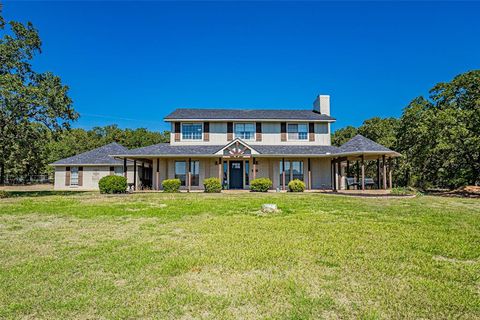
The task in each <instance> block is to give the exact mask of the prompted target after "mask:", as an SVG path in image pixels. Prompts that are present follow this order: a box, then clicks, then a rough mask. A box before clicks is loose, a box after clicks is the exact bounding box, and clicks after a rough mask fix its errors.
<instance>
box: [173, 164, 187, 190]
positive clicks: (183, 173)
mask: <svg viewBox="0 0 480 320" xmlns="http://www.w3.org/2000/svg"><path fill="white" fill-rule="evenodd" d="M175 179H180V185H182V186H185V181H187V162H186V161H175Z"/></svg>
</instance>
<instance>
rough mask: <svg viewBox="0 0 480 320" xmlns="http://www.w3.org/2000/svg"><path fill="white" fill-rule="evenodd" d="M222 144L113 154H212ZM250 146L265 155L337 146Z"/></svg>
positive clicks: (324, 150) (156, 147)
mask: <svg viewBox="0 0 480 320" xmlns="http://www.w3.org/2000/svg"><path fill="white" fill-rule="evenodd" d="M224 147H225V146H224V145H205V146H201V145H192V146H172V145H170V144H168V143H160V144H155V145H152V146H148V147H143V148H138V149H133V150H129V151H128V152H126V153H117V154H115V155H119V156H122V155H125V156H126V155H128V156H160V155H213V154H215V153H217V152H218V151H219V150H221V149H223V148H224ZM250 147H251V148H253V149H255V150H256V151H258V152H259V153H260V154H265V155H292V154H298V155H307V154H308V155H316V154H318V155H324V154H328V153H332V154H333V153H335V152H336V151H337V149H338V148H337V147H333V146H278V145H252V146H250Z"/></svg>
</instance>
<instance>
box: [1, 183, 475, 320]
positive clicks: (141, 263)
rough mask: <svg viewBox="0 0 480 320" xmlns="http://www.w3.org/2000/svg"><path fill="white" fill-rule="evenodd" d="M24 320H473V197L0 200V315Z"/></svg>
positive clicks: (136, 196) (201, 196)
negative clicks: (272, 210) (271, 207)
mask: <svg viewBox="0 0 480 320" xmlns="http://www.w3.org/2000/svg"><path fill="white" fill-rule="evenodd" d="M262 203H276V204H278V206H279V208H280V209H281V212H280V213H277V214H270V215H262V214H260V212H259V208H260V206H261V204H262ZM22 317H23V318H48V319H53V318H139V317H141V318H183V319H189V318H220V319H234V318H241V319H257V318H274V319H308V318H315V319H318V318H325V319H345V318H355V319H359V318H363V319H377V318H378V319H398V318H429V319H440V318H464V319H474V318H477V319H478V318H479V317H480V201H478V200H474V199H458V198H441V197H427V196H424V197H417V198H414V199H374V198H354V197H345V196H335V195H321V194H250V193H242V194H220V195H208V194H199V193H196V194H175V195H168V194H154V193H152V194H134V195H126V196H100V195H98V194H95V193H80V194H67V195H65V194H61V195H49V194H48V192H47V193H40V194H38V196H34V197H28V196H27V197H25V196H22V197H14V198H8V199H0V318H22Z"/></svg>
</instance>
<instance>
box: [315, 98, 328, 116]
mask: <svg viewBox="0 0 480 320" xmlns="http://www.w3.org/2000/svg"><path fill="white" fill-rule="evenodd" d="M313 111H315V112H318V113H321V114H326V115H327V116H329V115H330V96H328V95H318V96H317V98H316V99H315V101H313Z"/></svg>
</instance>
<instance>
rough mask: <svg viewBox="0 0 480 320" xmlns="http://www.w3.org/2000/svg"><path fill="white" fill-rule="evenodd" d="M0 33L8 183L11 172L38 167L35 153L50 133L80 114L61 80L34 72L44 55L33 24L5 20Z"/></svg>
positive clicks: (0, 120)
mask: <svg viewBox="0 0 480 320" xmlns="http://www.w3.org/2000/svg"><path fill="white" fill-rule="evenodd" d="M0 32H1V34H2V37H1V38H0V153H1V155H0V183H4V181H5V174H6V173H7V172H15V173H17V174H28V172H30V171H31V170H32V168H33V167H34V166H36V165H37V164H38V161H37V160H39V159H38V155H39V153H37V152H35V150H36V148H37V149H38V148H42V143H43V140H42V139H43V138H45V134H46V131H50V132H52V133H56V132H59V131H61V130H63V129H68V128H69V126H70V122H71V121H73V120H75V119H77V117H78V114H77V113H76V112H75V111H74V109H73V107H72V100H71V99H70V97H69V96H68V87H67V86H65V85H63V84H62V82H61V79H60V78H59V77H58V76H55V75H53V74H52V73H50V72H46V73H36V72H35V71H33V69H32V66H31V64H30V61H31V60H32V59H33V57H34V56H35V55H36V54H38V53H40V52H41V40H40V37H39V35H38V31H37V30H36V29H35V28H34V27H33V25H32V24H31V23H30V22H28V23H27V24H25V25H24V24H22V23H19V22H15V21H10V22H8V23H5V21H4V19H3V18H2V17H1V16H0ZM40 154H41V153H40Z"/></svg>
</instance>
